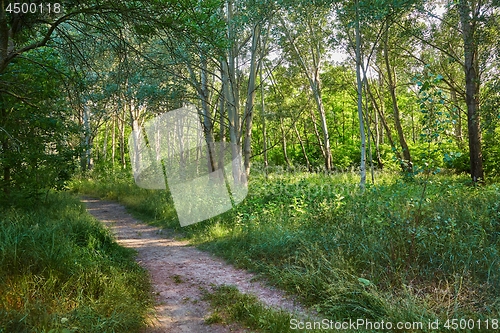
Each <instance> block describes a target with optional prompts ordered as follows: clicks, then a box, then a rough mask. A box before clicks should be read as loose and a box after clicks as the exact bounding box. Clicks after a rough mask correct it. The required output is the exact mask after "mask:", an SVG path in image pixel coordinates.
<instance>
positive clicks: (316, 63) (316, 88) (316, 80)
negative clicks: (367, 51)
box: [280, 18, 332, 171]
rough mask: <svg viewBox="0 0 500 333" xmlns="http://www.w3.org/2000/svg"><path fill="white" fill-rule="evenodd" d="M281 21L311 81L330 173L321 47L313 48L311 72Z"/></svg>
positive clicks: (324, 152) (330, 162)
mask: <svg viewBox="0 0 500 333" xmlns="http://www.w3.org/2000/svg"><path fill="white" fill-rule="evenodd" d="M280 20H281V24H282V26H283V28H284V29H285V34H286V36H287V39H288V41H289V42H290V45H291V46H292V48H293V50H294V52H295V55H296V56H297V58H298V59H299V64H300V66H301V67H302V70H303V72H304V74H305V75H306V77H307V80H308V81H309V85H310V88H311V91H312V93H313V97H314V101H315V103H316V107H317V109H318V113H319V116H320V122H321V130H322V132H323V138H322V139H321V140H322V141H323V144H322V150H323V157H324V159H325V168H326V171H330V170H331V169H332V152H331V148H330V135H329V134H328V124H327V122H326V112H325V108H324V105H323V98H322V96H321V79H320V75H319V73H320V69H321V55H320V50H319V45H317V46H316V47H313V46H311V54H312V62H313V64H312V69H311V70H310V69H309V67H308V66H307V64H306V62H305V60H304V58H303V57H302V55H301V54H300V52H299V49H298V48H297V45H296V44H295V41H294V39H293V38H292V36H291V34H290V31H288V29H287V27H286V24H285V22H284V20H283V19H282V18H280ZM309 32H310V33H312V32H313V31H312V27H311V26H310V25H309ZM315 130H316V129H315Z"/></svg>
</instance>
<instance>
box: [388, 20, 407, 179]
mask: <svg viewBox="0 0 500 333" xmlns="http://www.w3.org/2000/svg"><path fill="white" fill-rule="evenodd" d="M388 39H389V26H388V25H387V26H386V31H385V38H384V60H385V66H386V70H387V81H388V84H389V93H390V95H391V101H392V110H393V113H394V125H395V127H396V131H397V133H398V139H399V144H400V146H401V150H402V153H403V160H402V161H401V169H402V170H403V172H408V173H411V172H413V163H412V161H411V155H410V150H409V149H408V144H407V143H406V140H405V136H404V132H403V127H402V126H401V118H400V112H399V106H398V99H397V97H396V74H395V73H394V74H393V73H392V70H391V64H390V62H389V46H388ZM393 75H394V76H393Z"/></svg>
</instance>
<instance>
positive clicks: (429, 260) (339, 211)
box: [0, 0, 500, 333]
mask: <svg viewBox="0 0 500 333" xmlns="http://www.w3.org/2000/svg"><path fill="white" fill-rule="evenodd" d="M15 4H16V3H15V2H10V1H2V2H1V6H0V9H1V12H0V201H1V202H0V208H1V214H0V254H1V255H0V266H1V267H2V269H1V270H0V333H2V332H64V333H67V332H79V331H84V332H103V331H110V332H111V331H120V332H123V331H127V332H139V331H140V329H141V328H142V327H143V326H144V318H145V316H146V314H147V310H148V309H149V308H150V307H151V304H152V303H153V301H152V297H151V294H150V293H149V290H148V286H147V285H148V283H147V275H145V274H144V272H143V271H141V268H140V267H138V266H137V265H136V264H135V263H134V262H133V253H129V252H127V251H125V250H123V248H120V247H119V246H118V245H116V243H114V241H113V239H112V237H111V235H110V234H109V232H107V231H105V230H103V229H102V226H100V225H99V224H98V223H97V222H96V221H95V220H92V219H91V218H89V217H88V216H87V215H85V213H84V210H83V209H82V207H81V206H80V205H79V204H78V200H77V199H75V197H74V196H72V195H71V194H69V193H68V192H67V191H54V190H65V189H68V188H69V189H71V190H72V191H77V192H79V193H85V194H92V195H96V196H101V197H106V198H111V199H117V200H120V201H121V202H122V203H124V204H125V205H127V207H128V208H129V209H131V210H132V211H134V212H135V213H140V214H141V218H143V219H146V220H148V221H150V222H152V223H154V224H156V225H161V226H162V227H167V228H174V229H175V228H177V229H179V226H178V220H177V215H176V213H175V210H174V208H173V203H172V198H171V197H170V194H169V192H168V190H167V191H152V190H145V189H140V188H138V187H137V186H136V185H135V184H134V179H133V170H132V168H131V157H133V156H130V155H131V154H130V152H129V145H128V137H129V135H130V133H132V131H133V130H136V131H138V132H140V131H141V128H142V126H143V124H145V122H146V121H148V120H150V119H152V118H154V117H156V116H158V115H160V114H162V113H165V112H169V111H172V110H175V109H177V108H180V107H183V106H188V105H192V106H194V107H195V110H196V112H197V114H198V115H199V120H200V123H201V124H202V126H203V130H204V134H205V137H206V141H207V146H208V147H211V146H212V143H213V142H226V143H230V144H232V145H231V146H232V147H236V148H237V149H235V150H233V151H232V154H233V157H234V156H235V155H237V154H241V156H242V157H243V167H242V169H241V170H239V172H241V173H245V174H246V176H248V179H249V182H248V187H249V192H248V196H247V198H246V199H245V200H244V201H243V202H242V203H241V205H239V206H237V207H235V208H234V209H233V210H231V211H229V212H226V213H225V214H222V215H220V216H218V217H215V218H212V219H210V220H209V221H204V222H202V223H198V224H195V225H192V226H188V227H186V228H183V229H182V232H183V233H184V235H185V237H187V238H189V239H190V240H191V241H192V242H193V243H195V244H197V245H199V246H201V247H203V248H205V249H207V250H209V251H212V252H214V253H216V254H217V255H219V256H222V257H224V258H225V259H227V260H228V261H230V262H232V263H234V264H235V265H237V266H239V267H243V268H246V269H250V270H254V271H256V272H259V273H260V274H262V275H263V276H265V277H266V278H267V279H268V280H269V281H270V282H271V283H273V284H275V285H277V286H279V287H280V288H283V289H285V290H287V291H288V292H290V293H292V294H295V295H297V296H298V297H299V298H300V300H301V301H302V302H303V303H304V304H305V305H307V306H310V307H311V308H313V309H315V310H317V311H319V314H320V315H321V316H324V317H325V318H331V319H335V320H346V319H349V318H350V319H356V318H365V319H366V318H368V319H371V320H379V321H380V320H385V321H387V320H391V321H393V322H396V321H409V322H413V321H415V322H417V321H419V322H424V323H427V322H429V321H434V320H436V319H439V320H441V323H443V324H444V323H445V322H446V320H447V319H450V318H467V319H471V320H473V321H472V324H471V322H469V321H467V322H466V323H465V324H466V325H469V326H466V327H465V328H464V330H465V331H471V332H474V331H483V330H484V329H485V326H484V325H486V323H487V322H486V320H491V319H495V318H499V314H500V299H499V296H498V295H500V290H499V286H500V262H499V261H498V257H499V254H500V187H499V186H498V181H499V172H500V81H499V74H500V2H499V1H498V0H472V1H468V0H456V1H447V0H443V1H414V0H366V1H365V0H357V1H320V0H317V1H314V0H311V1H305V0H303V1H301V0H297V1H291V0H280V1H260V0H253V1H246V0H227V1H222V0H208V1H191V0H173V1H162V0H146V1H108V0H98V1H94V0H93V1H85V2H83V1H81V2H80V1H60V2H59V3H57V4H58V5H57V4H56V3H53V2H52V3H50V6H49V3H48V2H40V1H22V2H19V3H17V4H18V5H15ZM30 11H31V12H30ZM196 156H198V155H197V154H196ZM218 167H220V165H218V161H216V160H212V161H211V163H209V165H207V169H208V170H214V169H215V168H218ZM233 172H236V171H235V170H234V169H233ZM55 240H58V241H55ZM221 292H222V295H219V298H220V299H225V300H226V301H227V300H230V301H229V304H226V307H229V310H228V309H226V311H222V310H221V311H220V312H216V313H215V314H216V315H214V316H213V317H212V318H211V319H210V320H211V321H212V322H220V321H222V322H227V321H234V320H236V321H243V322H245V323H251V324H248V325H250V326H251V327H252V328H254V329H256V330H257V329H258V330H262V331H264V332H288V331H290V328H289V325H288V320H289V319H290V317H287V316H286V315H285V317H284V319H283V316H281V317H279V316H278V317H276V316H275V314H272V313H270V312H269V311H268V312H266V311H265V310H263V311H264V312H259V314H258V315H256V313H255V312H254V313H252V312H251V311H250V310H249V309H254V307H251V306H248V304H247V303H243V304H242V303H241V302H240V301H237V300H235V299H234V298H232V297H233V296H234V290H233V291H231V290H230V291H227V290H226V294H224V290H222V291H221ZM231 295H232V296H231ZM230 296H231V297H230ZM124 299H126V300H128V301H127V302H123V300H124ZM118 300H119V301H118ZM245 302H248V300H246V301H245ZM220 304H222V303H220ZM220 304H219V306H221V305H220ZM110 309H112V310H110ZM231 309H232V310H231ZM249 311H250V312H249ZM259 311H260V310H259ZM228 313H229V314H232V315H228ZM252 318H253V319H252ZM255 318H258V319H259V320H255ZM263 318H264V319H263ZM280 318H281V319H280ZM245 320H247V321H245ZM252 320H254V321H253V322H252ZM280 320H281V321H280ZM280 323H281V324H280ZM449 323H450V322H449ZM478 323H479V324H482V325H483V326H482V329H479V326H478V325H479V324H478ZM488 323H489V324H490V325H491V324H492V323H493V322H492V321H489V322H488ZM245 325H247V324H245ZM280 325H281V326H280ZM471 325H472V326H471ZM495 325H497V326H495V327H496V328H495V327H493V326H490V328H491V329H497V328H498V327H499V326H498V320H497V321H496V322H495ZM277 327H280V328H277ZM441 328H442V329H440V330H438V331H443V330H446V329H447V330H450V331H451V330H453V327H452V326H448V327H443V326H441ZM368 331H369V330H368ZM409 331H411V330H409ZM414 331H420V330H414ZM424 331H425V330H424ZM427 331H432V330H430V329H428V330H427Z"/></svg>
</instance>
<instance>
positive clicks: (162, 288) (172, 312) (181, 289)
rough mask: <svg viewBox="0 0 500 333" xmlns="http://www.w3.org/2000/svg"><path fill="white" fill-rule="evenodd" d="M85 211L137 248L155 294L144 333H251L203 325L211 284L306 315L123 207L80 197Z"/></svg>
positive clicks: (281, 295)
mask: <svg viewBox="0 0 500 333" xmlns="http://www.w3.org/2000/svg"><path fill="white" fill-rule="evenodd" d="M82 201H83V202H84V203H85V204H86V206H87V211H88V212H89V213H90V214H92V215H93V216H94V217H95V218H96V219H98V220H100V221H101V222H103V223H104V224H105V225H106V226H107V227H108V228H110V229H111V230H112V232H113V233H114V234H115V235H116V238H117V241H118V242H119V243H120V244H121V245H122V246H125V247H129V248H134V249H135V250H136V251H137V259H136V260H137V261H138V262H139V264H140V265H141V266H142V267H144V268H145V269H147V270H148V271H149V274H150V276H151V281H152V287H153V292H154V293H155V295H156V307H155V312H156V313H155V314H154V316H152V318H151V325H150V326H151V328H150V329H149V330H147V332H151V333H160V332H162V333H163V332H181V333H182V332H186V333H188V332H189V333H190V332H207V333H225V332H250V330H247V329H245V328H244V327H242V326H238V325H236V324H231V325H221V324H210V325H209V324H206V323H205V318H207V317H208V316H209V315H210V311H211V310H210V306H209V304H208V303H207V302H206V301H204V300H203V294H204V290H205V291H210V290H211V288H213V287H214V286H220V285H234V286H236V287H237V288H238V290H239V291H240V292H242V293H250V294H254V295H255V296H257V297H258V299H259V301H260V302H262V303H263V304H264V305H266V306H269V307H272V308H275V309H283V310H285V311H288V312H291V313H295V314H297V315H299V316H301V315H300V314H303V313H305V311H304V309H303V308H302V307H301V306H300V305H299V304H298V303H297V301H296V300H294V299H292V298H290V297H289V296H287V295H285V294H284V293H283V292H281V291H280V290H277V289H274V288H272V287H269V286H267V285H266V284H264V283H263V282H262V280H259V281H257V276H255V275H254V274H251V273H249V272H247V271H244V270H241V269H237V268H235V267H233V266H231V265H229V264H227V263H226V262H224V261H223V260H221V259H219V258H217V257H214V256H213V255H211V254H209V253H207V252H203V251H200V250H198V249H196V248H195V247H192V246H190V245H189V243H188V242H187V241H183V240H180V239H179V237H178V235H175V234H174V233H173V232H172V231H169V230H164V229H160V228H156V227H152V226H149V225H147V224H145V223H143V222H141V221H139V220H137V219H135V218H134V217H132V216H131V215H130V214H129V213H127V211H126V209H125V207H123V206H122V205H120V204H118V203H115V202H110V201H103V200H98V199H94V198H89V197H82Z"/></svg>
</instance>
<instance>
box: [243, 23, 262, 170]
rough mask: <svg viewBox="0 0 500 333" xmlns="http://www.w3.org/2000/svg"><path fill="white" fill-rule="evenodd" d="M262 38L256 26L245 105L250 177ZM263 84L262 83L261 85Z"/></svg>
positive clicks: (245, 144) (246, 159) (246, 165)
mask: <svg viewBox="0 0 500 333" xmlns="http://www.w3.org/2000/svg"><path fill="white" fill-rule="evenodd" d="M259 36H260V24H259V23H257V24H255V25H254V28H253V33H252V49H251V52H252V54H251V59H250V74H249V77H248V92H247V102H246V105H245V116H244V121H245V139H244V142H243V157H244V168H245V174H246V176H247V179H248V177H249V176H250V154H251V150H252V142H251V140H252V123H253V109H254V105H255V92H256V87H255V82H256V77H257V67H258V64H257V48H258V44H259ZM261 84H262V83H261Z"/></svg>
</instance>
